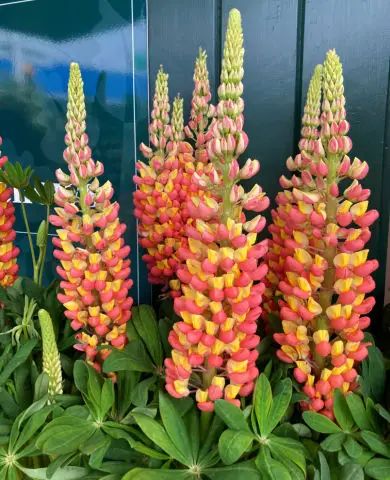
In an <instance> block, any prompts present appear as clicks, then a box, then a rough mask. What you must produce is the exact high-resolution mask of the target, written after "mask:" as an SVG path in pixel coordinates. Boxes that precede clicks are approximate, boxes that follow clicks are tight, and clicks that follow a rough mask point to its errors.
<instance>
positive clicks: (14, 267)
mask: <svg viewBox="0 0 390 480" xmlns="http://www.w3.org/2000/svg"><path fill="white" fill-rule="evenodd" d="M2 143H3V140H2V138H1V137H0V146H1V145H2ZM7 161H8V158H7V157H6V156H2V155H1V151H0V168H2V167H3V166H4V165H5V163H6V162H7ZM12 194H13V190H12V188H7V185H6V184H5V183H2V182H0V285H1V286H2V287H8V286H10V285H12V284H13V283H14V282H15V280H16V278H17V275H18V270H19V266H18V264H17V263H16V262H17V257H18V255H19V248H17V247H15V246H14V244H13V242H14V241H15V238H16V232H15V230H14V228H13V226H14V223H15V207H14V206H13V203H12V200H11V197H12Z"/></svg>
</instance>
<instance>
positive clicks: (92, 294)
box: [50, 63, 133, 370]
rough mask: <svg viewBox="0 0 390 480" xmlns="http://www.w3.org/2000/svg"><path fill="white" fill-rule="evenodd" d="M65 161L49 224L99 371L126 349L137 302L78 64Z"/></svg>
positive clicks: (76, 322) (67, 301)
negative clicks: (102, 179)
mask: <svg viewBox="0 0 390 480" xmlns="http://www.w3.org/2000/svg"><path fill="white" fill-rule="evenodd" d="M67 119H68V121H67V124H66V131H67V133H66V135H65V143H66V145H67V148H66V149H65V151H64V159H65V161H66V162H67V164H68V168H69V175H68V174H66V173H64V172H63V171H62V170H60V169H58V170H57V171H56V176H57V179H58V182H59V183H60V187H59V189H58V191H57V193H56V195H55V202H56V204H57V205H58V207H57V208H56V209H55V212H56V215H52V216H51V217H50V221H51V223H52V224H53V225H55V226H56V227H57V234H58V238H54V239H53V243H54V245H55V247H56V249H55V250H54V256H55V257H56V258H57V259H58V260H60V262H61V266H59V267H57V272H58V274H59V275H60V277H61V278H62V281H61V288H62V289H63V291H64V292H63V293H59V294H58V299H59V301H60V302H61V303H63V304H64V306H65V308H66V312H65V315H66V316H67V317H68V318H69V319H70V321H71V326H72V328H73V329H74V330H76V331H79V333H78V334H77V335H76V339H77V341H78V344H77V345H76V347H75V348H77V349H78V350H82V351H85V353H86V357H87V361H88V362H89V363H90V364H92V365H94V367H95V368H96V369H98V370H100V365H101V362H102V360H104V358H106V357H107V355H108V354H109V352H110V350H109V349H108V348H107V349H102V350H98V349H97V347H98V346H101V345H107V346H112V347H116V348H123V347H124V345H125V344H126V322H127V321H128V320H129V319H130V317H131V306H132V304H133V299H132V298H131V297H129V296H128V292H129V289H130V288H131V286H132V283H133V282H132V280H131V279H129V275H130V260H129V259H127V257H128V255H129V253H130V247H128V246H127V245H125V244H124V240H123V233H124V232H125V230H126V226H125V225H124V224H122V223H120V221H119V218H118V214H119V205H118V203H117V202H114V203H111V198H112V197H113V195H114V189H113V187H112V185H111V183H110V182H106V183H104V184H103V185H100V183H99V180H98V178H97V177H99V176H100V175H101V174H102V173H103V171H104V167H103V164H102V163H101V162H99V161H97V162H95V161H94V160H93V159H92V158H91V149H90V147H89V146H88V136H87V134H86V133H85V130H86V123H85V119H86V111H85V101H84V93H83V82H82V78H81V73H80V69H79V66H78V64H76V63H72V64H71V67H70V78H69V87H68V112H67Z"/></svg>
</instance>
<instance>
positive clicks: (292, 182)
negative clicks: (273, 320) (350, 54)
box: [263, 65, 323, 328]
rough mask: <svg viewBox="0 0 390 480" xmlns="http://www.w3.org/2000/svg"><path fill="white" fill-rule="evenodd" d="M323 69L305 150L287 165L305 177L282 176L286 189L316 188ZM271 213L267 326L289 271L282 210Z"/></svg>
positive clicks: (305, 130)
mask: <svg viewBox="0 0 390 480" xmlns="http://www.w3.org/2000/svg"><path fill="white" fill-rule="evenodd" d="M322 72H323V67H322V65H317V66H316V67H315V69H314V72H313V76H312V78H311V80H310V84H309V89H308V93H307V97H306V103H305V106H304V110H303V112H304V113H303V117H302V129H301V135H302V137H301V139H300V141H299V144H298V146H299V149H300V150H301V153H299V154H297V155H296V156H295V158H294V159H293V158H292V157H289V158H288V159H287V162H286V166H287V168H288V169H289V170H290V171H298V172H300V173H301V176H300V177H298V176H296V175H293V177H292V178H291V179H289V178H287V177H286V176H284V175H282V177H281V178H280V180H279V183H280V186H281V187H282V188H286V189H288V188H291V187H293V186H295V187H298V186H304V185H307V186H311V187H313V185H314V183H313V182H314V180H313V177H312V175H311V173H310V164H311V161H312V159H313V154H314V149H315V148H316V145H317V142H318V139H319V137H320V132H319V125H320V114H321V92H322ZM305 188H306V187H305ZM282 198H283V200H282V201H284V197H282ZM291 212H292V213H291ZM290 213H291V214H292V215H295V216H297V215H298V216H299V215H301V218H302V219H303V218H304V217H303V216H302V214H301V213H300V211H299V208H298V207H295V208H294V207H293V208H292V210H290ZM271 214H272V217H273V220H274V222H273V224H271V225H270V226H269V227H268V229H269V231H270V233H271V234H272V239H271V240H269V250H268V253H267V255H266V261H267V264H268V266H269V271H268V274H267V277H266V281H265V283H266V286H267V288H266V290H265V293H264V303H263V308H264V310H263V319H264V320H265V322H266V328H267V324H268V322H269V320H270V318H269V315H270V314H274V315H278V304H277V302H276V301H275V293H276V290H277V288H278V284H279V281H280V280H282V279H283V276H284V274H285V273H284V269H283V265H284V259H285V254H284V250H283V248H282V245H283V242H282V239H281V238H280V234H281V228H280V225H279V224H280V222H283V220H282V219H279V217H278V215H279V214H278V211H275V210H272V212H271Z"/></svg>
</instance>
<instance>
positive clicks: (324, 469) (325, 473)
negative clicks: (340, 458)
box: [318, 452, 331, 480]
mask: <svg viewBox="0 0 390 480" xmlns="http://www.w3.org/2000/svg"><path fill="white" fill-rule="evenodd" d="M318 458H319V461H320V479H319V480H331V476H330V469H329V465H328V462H327V460H326V457H325V455H324V454H323V453H321V452H318Z"/></svg>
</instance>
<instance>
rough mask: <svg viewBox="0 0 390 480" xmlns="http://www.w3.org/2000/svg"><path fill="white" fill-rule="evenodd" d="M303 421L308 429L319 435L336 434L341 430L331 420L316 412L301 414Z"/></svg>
mask: <svg viewBox="0 0 390 480" xmlns="http://www.w3.org/2000/svg"><path fill="white" fill-rule="evenodd" d="M303 419H304V420H305V422H306V423H307V424H308V425H309V427H310V428H311V429H313V430H315V431H316V432H319V433H338V432H341V428H340V427H338V426H337V425H336V424H335V423H333V422H332V420H329V418H327V417H325V416H324V415H321V414H320V413H316V412H303Z"/></svg>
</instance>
